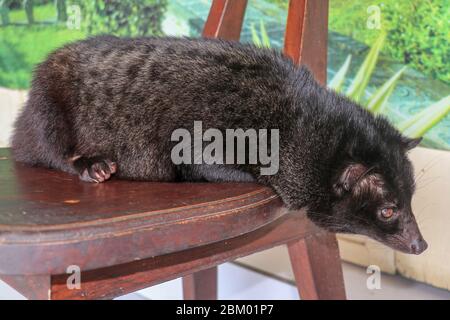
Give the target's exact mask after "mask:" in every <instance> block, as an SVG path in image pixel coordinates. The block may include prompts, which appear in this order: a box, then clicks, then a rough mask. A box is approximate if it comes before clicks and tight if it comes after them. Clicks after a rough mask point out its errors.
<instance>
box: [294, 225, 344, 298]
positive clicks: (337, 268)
mask: <svg viewBox="0 0 450 320" xmlns="http://www.w3.org/2000/svg"><path fill="white" fill-rule="evenodd" d="M288 250H289V255H290V259H291V265H292V270H293V272H294V276H295V281H296V283H297V288H298V291H299V295H300V298H301V299H303V300H317V299H321V300H344V299H345V288H344V282H343V275H342V267H341V261H340V257H339V249H338V244H337V241H336V237H335V235H334V234H330V233H322V234H316V235H314V236H310V237H306V238H304V239H299V240H296V241H293V242H290V243H289V244H288Z"/></svg>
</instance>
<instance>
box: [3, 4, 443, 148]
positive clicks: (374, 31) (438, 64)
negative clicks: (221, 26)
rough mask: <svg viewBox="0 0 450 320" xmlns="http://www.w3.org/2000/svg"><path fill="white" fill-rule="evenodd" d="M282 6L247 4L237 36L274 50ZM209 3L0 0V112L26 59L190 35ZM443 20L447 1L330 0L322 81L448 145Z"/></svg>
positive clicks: (23, 84) (26, 71) (22, 84)
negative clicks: (101, 42) (115, 38)
mask: <svg viewBox="0 0 450 320" xmlns="http://www.w3.org/2000/svg"><path fill="white" fill-rule="evenodd" d="M287 3H288V1H287V0H250V1H249V7H248V10H247V13H246V17H245V22H244V30H243V34H242V41H245V42H252V43H254V44H255V45H258V46H267V47H273V48H276V49H280V48H281V46H282V41H283V30H284V27H285V20H286V11H287ZM209 6H210V1H209V0H179V1H177V0H0V117H1V116H5V115H2V108H6V107H7V106H6V105H5V102H4V99H3V97H2V94H3V92H7V93H9V92H13V91H20V90H26V89H28V88H29V85H30V79H31V74H32V70H33V67H34V65H35V64H36V63H39V62H40V61H42V60H43V59H44V58H45V56H46V55H47V54H48V53H49V52H51V51H52V50H54V49H55V48H57V47H59V46H61V45H63V44H65V43H67V42H71V41H74V40H77V39H83V38H86V37H87V36H89V35H95V34H104V33H109V34H116V35H121V36H136V35H185V36H192V37H198V36H199V35H200V33H201V29H202V26H203V24H204V21H205V18H206V17H207V14H208V10H209ZM449 21H450V4H449V1H448V0H433V1H431V0H384V1H372V0H330V18H329V29H330V32H329V52H328V60H329V67H328V80H329V86H330V87H333V88H334V89H336V90H338V91H340V92H341V93H342V94H346V95H348V96H350V97H351V98H352V99H354V100H358V101H359V102H360V103H361V104H362V105H364V106H365V107H366V108H368V109H369V110H371V111H372V112H374V113H380V114H384V115H385V116H387V117H388V118H389V119H390V120H391V121H392V122H393V123H394V124H395V125H397V127H398V128H399V129H400V130H402V131H403V132H405V134H408V135H410V136H418V135H424V136H425V139H424V142H423V144H424V145H425V146H428V147H435V148H440V149H447V150H450V114H449V112H450V67H449V61H450V46H449V39H450V24H449ZM5 101H6V100H5ZM8 101H9V100H8ZM8 103H10V102H8ZM0 130H2V129H1V128H0Z"/></svg>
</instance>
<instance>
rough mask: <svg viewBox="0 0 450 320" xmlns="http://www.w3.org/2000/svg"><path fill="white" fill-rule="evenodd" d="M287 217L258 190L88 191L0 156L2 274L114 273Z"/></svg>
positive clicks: (104, 187)
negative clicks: (118, 268) (71, 269)
mask: <svg viewBox="0 0 450 320" xmlns="http://www.w3.org/2000/svg"><path fill="white" fill-rule="evenodd" d="M286 212H287V210H286V209H285V208H284V207H283V206H282V202H281V200H280V199H279V197H278V196H276V195H275V194H274V193H273V192H272V191H271V189H269V188H267V187H264V186H261V185H258V184H252V183H223V184H216V183H214V184H213V183H153V182H137V181H119V180H114V179H112V180H110V181H108V182H106V183H102V184H89V183H83V182H81V181H79V179H78V177H76V176H72V175H68V174H66V173H63V172H59V171H55V170H49V169H45V168H30V167H27V166H25V165H23V164H20V163H16V162H14V161H13V160H12V159H11V156H10V152H9V150H8V149H0V274H61V273H65V272H66V269H67V267H68V266H70V265H77V266H79V267H80V268H81V270H91V269H98V268H103V267H108V266H114V265H118V264H122V263H127V262H131V261H136V260H141V259H146V258H149V257H154V256H159V255H163V254H168V253H173V252H178V251H182V250H187V249H191V248H194V247H197V246H202V245H206V244H211V243H215V242H219V241H223V240H226V239H230V238H233V237H237V236H239V235H243V234H246V233H249V232H251V231H254V230H256V229H258V228H261V227H262V226H265V225H267V224H269V223H271V222H273V221H274V220H276V219H278V218H279V217H281V216H283V215H284V214H286Z"/></svg>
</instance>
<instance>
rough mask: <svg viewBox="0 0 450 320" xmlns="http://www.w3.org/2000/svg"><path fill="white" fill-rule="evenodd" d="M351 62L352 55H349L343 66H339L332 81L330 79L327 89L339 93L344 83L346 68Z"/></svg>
mask: <svg viewBox="0 0 450 320" xmlns="http://www.w3.org/2000/svg"><path fill="white" fill-rule="evenodd" d="M351 61H352V55H349V56H348V57H347V59H345V62H344V64H343V65H342V66H341V68H340V69H339V71H338V72H336V74H335V75H334V77H333V79H331V81H330V84H329V85H328V87H329V88H331V89H334V90H335V91H337V92H339V91H341V89H342V85H343V84H344V81H345V76H346V75H347V71H348V67H349V66H350V62H351Z"/></svg>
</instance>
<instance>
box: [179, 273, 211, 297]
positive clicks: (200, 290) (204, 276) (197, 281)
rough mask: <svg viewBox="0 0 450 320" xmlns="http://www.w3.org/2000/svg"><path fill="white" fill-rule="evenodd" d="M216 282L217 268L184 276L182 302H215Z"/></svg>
mask: <svg viewBox="0 0 450 320" xmlns="http://www.w3.org/2000/svg"><path fill="white" fill-rule="evenodd" d="M217 281H218V280H217V266H215V267H212V268H209V269H205V270H201V271H197V272H195V273H193V274H190V275H188V276H184V277H183V298H184V300H217Z"/></svg>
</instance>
